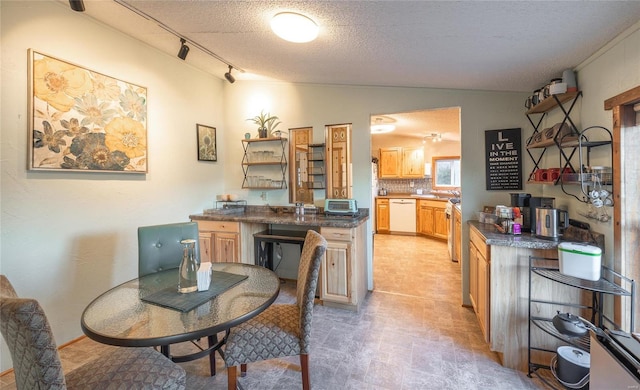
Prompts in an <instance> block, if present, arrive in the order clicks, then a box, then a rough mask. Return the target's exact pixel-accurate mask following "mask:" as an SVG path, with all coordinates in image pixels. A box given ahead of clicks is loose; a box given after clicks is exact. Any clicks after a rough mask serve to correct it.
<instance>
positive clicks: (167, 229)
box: [138, 222, 218, 376]
mask: <svg viewBox="0 0 640 390" xmlns="http://www.w3.org/2000/svg"><path fill="white" fill-rule="evenodd" d="M185 239H193V240H196V247H195V256H196V259H197V262H198V265H199V264H200V245H199V240H198V224H197V223H196V222H178V223H169V224H164V225H153V226H141V227H139V228H138V276H145V275H149V274H153V273H156V272H159V271H162V270H165V269H171V268H178V267H179V266H180V262H181V261H182V255H183V249H184V247H183V246H182V244H180V241H182V240H185ZM176 285H177V280H176ZM207 342H208V348H212V346H214V345H216V344H218V337H217V336H216V335H211V336H208V337H207ZM192 343H193V345H195V346H196V348H198V349H200V350H203V349H204V348H202V347H201V346H200V344H199V343H197V342H196V340H194V341H192ZM162 350H163V353H165V354H167V356H171V352H170V346H169V345H164V346H162ZM171 358H172V359H173V360H174V361H176V362H186V361H189V360H193V359H192V358H191V357H189V356H188V355H187V356H172V357H171ZM209 369H210V371H211V376H213V375H215V374H216V360H215V354H214V353H213V352H212V353H211V354H210V355H209Z"/></svg>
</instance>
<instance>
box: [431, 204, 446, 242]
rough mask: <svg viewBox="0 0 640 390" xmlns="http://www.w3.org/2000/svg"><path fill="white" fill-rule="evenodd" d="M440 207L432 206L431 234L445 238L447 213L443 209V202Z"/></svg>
mask: <svg viewBox="0 0 640 390" xmlns="http://www.w3.org/2000/svg"><path fill="white" fill-rule="evenodd" d="M439 203H441V204H442V207H434V208H433V236H434V237H437V238H442V239H445V240H446V239H447V225H448V224H447V214H446V213H445V211H444V206H445V205H444V203H445V202H439Z"/></svg>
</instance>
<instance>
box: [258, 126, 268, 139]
mask: <svg viewBox="0 0 640 390" xmlns="http://www.w3.org/2000/svg"><path fill="white" fill-rule="evenodd" d="M258 137H259V138H267V128H266V127H260V128H259V129H258Z"/></svg>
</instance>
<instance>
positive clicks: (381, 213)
mask: <svg viewBox="0 0 640 390" xmlns="http://www.w3.org/2000/svg"><path fill="white" fill-rule="evenodd" d="M389 229H390V228H389V199H387V198H376V233H389Z"/></svg>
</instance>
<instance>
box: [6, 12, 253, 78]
mask: <svg viewBox="0 0 640 390" xmlns="http://www.w3.org/2000/svg"><path fill="white" fill-rule="evenodd" d="M0 1H2V0H0ZM82 1H83V0H69V3H70V4H71V8H73V4H74V3H80V4H82ZM113 1H114V2H115V3H116V4H119V5H121V6H123V7H125V8H126V9H128V10H129V11H131V12H133V13H135V14H136V15H138V16H141V17H143V18H144V19H145V20H150V21H152V22H155V23H156V24H157V25H158V27H160V28H161V29H163V30H165V31H166V32H168V33H169V34H172V35H173V36H175V37H176V38H180V42H181V46H180V50H179V51H178V58H180V59H182V60H184V59H185V58H186V57H187V54H188V53H189V49H190V48H189V46H187V45H186V42H187V40H186V39H185V38H182V36H183V35H182V34H180V33H178V32H177V31H176V30H174V29H172V28H171V27H169V26H167V25H166V24H164V23H163V22H161V21H160V20H158V19H156V18H154V17H153V16H151V15H149V14H146V13H144V12H142V10H140V9H138V8H136V7H134V6H133V5H131V4H129V3H128V2H127V1H128V0H113ZM82 9H83V10H84V6H83V7H82ZM189 45H191V47H195V48H196V49H198V50H200V51H202V52H203V53H205V54H208V55H209V56H211V57H212V58H215V59H216V60H218V61H220V62H222V63H224V64H225V65H227V66H229V72H227V73H225V74H224V78H225V79H227V81H229V82H230V83H233V82H234V81H236V78H235V77H233V76H232V75H231V69H235V70H236V71H238V72H240V73H244V72H245V71H244V69H242V68H239V67H237V66H235V65H232V64H231V63H230V62H229V61H227V60H225V59H224V58H222V57H220V56H219V55H217V54H216V53H214V52H212V51H211V50H209V49H207V48H206V47H204V46H202V45H201V44H199V43H198V42H196V41H194V40H193V39H189Z"/></svg>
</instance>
